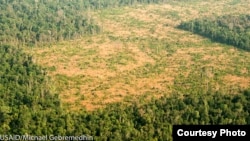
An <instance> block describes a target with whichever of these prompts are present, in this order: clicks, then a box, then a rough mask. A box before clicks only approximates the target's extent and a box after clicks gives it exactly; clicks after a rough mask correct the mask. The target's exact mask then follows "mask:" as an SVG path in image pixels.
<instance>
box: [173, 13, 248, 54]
mask: <svg viewBox="0 0 250 141" xmlns="http://www.w3.org/2000/svg"><path fill="white" fill-rule="evenodd" d="M178 28H181V29H184V30H188V31H191V32H194V33H197V34H200V35H202V36H205V37H208V38H211V39H212V40H214V41H218V42H221V43H226V44H229V45H233V46H235V47H238V48H240V49H244V50H247V51H250V15H239V16H234V15H226V16H221V17H217V18H216V19H212V18H211V19H209V18H208V19H195V20H191V21H188V22H182V23H181V24H180V25H179V26H178Z"/></svg>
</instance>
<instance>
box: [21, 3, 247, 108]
mask: <svg viewBox="0 0 250 141" xmlns="http://www.w3.org/2000/svg"><path fill="white" fill-rule="evenodd" d="M228 2H229V1H226V0H223V1H216V2H215V1H209V2H198V3H189V2H173V3H170V4H161V5H147V6H144V5H138V6H134V7H122V8H114V9H105V10H100V11H96V12H93V13H92V18H93V19H94V20H95V21H96V22H97V23H98V24H99V25H100V26H101V27H102V30H103V31H102V33H101V34H98V35H92V36H88V37H82V38H81V39H76V40H73V41H63V42H59V43H56V44H54V45H52V46H50V47H40V48H33V49H26V51H27V52H28V53H30V54H32V55H33V56H34V58H35V60H36V62H37V63H39V64H40V65H42V66H44V67H46V68H48V72H49V75H50V77H51V87H52V88H53V90H54V91H55V92H59V93H60V97H61V99H62V102H63V103H64V105H65V106H69V108H70V109H72V110H78V109H81V108H86V109H87V110H94V109H96V108H100V107H103V106H105V105H106V104H108V103H114V102H124V103H130V102H131V101H136V100H138V99H139V98H140V97H142V96H143V97H145V99H150V98H152V97H154V98H159V97H160V96H163V95H168V94H171V93H185V92H192V91H193V90H195V89H197V90H200V89H206V87H205V86H203V83H204V84H205V83H206V84H209V86H210V87H212V90H214V91H216V90H223V91H225V92H230V93H232V92H235V91H236V90H235V91H234V90H231V89H230V88H232V87H235V88H237V89H245V88H249V87H250V73H249V67H248V66H250V62H249V60H250V53H249V52H244V51H240V50H237V49H234V48H233V47H231V46H225V45H222V44H218V43H212V42H210V41H209V40H208V39H205V38H203V37H200V36H198V35H194V34H192V33H190V32H186V31H182V30H179V29H176V28H175V26H176V25H178V24H179V23H180V22H181V21H186V20H190V19H194V18H199V17H205V16H208V17H211V16H215V15H223V14H241V13H246V12H248V13H249V10H248V9H249V7H250V5H249V4H247V2H246V3H238V4H236V5H229V4H226V3H228ZM166 45H168V47H166ZM204 67H205V68H213V71H212V72H211V71H210V72H208V73H206V75H207V77H206V79H205V80H204V79H202V78H201V77H200V75H201V73H204V72H203V71H202V68H204ZM216 73H217V74H218V73H219V75H218V76H217V77H216V75H215V74H216ZM191 81H192V83H193V84H191V85H189V84H190V82H191ZM207 82H208V83H207ZM196 83H197V85H196ZM206 86H207V85H206Z"/></svg>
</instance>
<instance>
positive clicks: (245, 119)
mask: <svg viewBox="0 0 250 141" xmlns="http://www.w3.org/2000/svg"><path fill="white" fill-rule="evenodd" d="M0 56H2V57H1V58H0V62H1V64H2V65H1V66H0V134H28V135H68V136H74V135H75V136H79V135H83V134H84V135H90V136H93V137H94V139H95V140H123V141H129V140H160V141H166V140H167V141H171V140H172V138H171V134H172V133H171V131H172V125H173V124H212V125H216V124H250V115H249V112H250V90H246V91H242V92H240V93H239V94H235V95H228V94H223V93H219V92H217V93H213V94H212V93H207V94H199V95H195V94H188V95H184V96H180V95H177V94H175V93H173V94H171V95H170V96H165V97H162V98H160V99H151V100H150V101H149V102H145V101H143V99H139V100H138V101H136V102H134V103H131V105H130V106H128V105H124V104H121V103H117V104H110V105H108V106H107V107H106V108H103V109H100V110H96V111H93V112H87V111H85V110H81V111H77V112H76V113H74V112H70V111H68V110H65V109H64V108H62V107H61V103H60V99H59V97H58V95H57V94H54V93H52V92H51V90H50V85H49V84H50V83H49V78H48V77H47V76H46V70H44V69H42V68H41V67H39V66H37V65H35V64H34V63H33V61H32V57H31V56H29V55H26V54H24V53H22V50H21V49H17V48H16V47H12V46H9V45H2V46H0Z"/></svg>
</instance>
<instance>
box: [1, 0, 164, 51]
mask: <svg viewBox="0 0 250 141" xmlns="http://www.w3.org/2000/svg"><path fill="white" fill-rule="evenodd" d="M160 2H164V0H118V1H117V0H73V1H72V0H16V1H15V0H2V1H0V43H1V44H3V43H12V45H31V46H34V45H38V44H42V43H48V42H55V41H60V40H69V39H74V38H76V37H81V36H83V35H89V34H95V33H99V32H100V28H99V26H98V25H96V24H95V23H94V21H93V19H92V18H91V16H90V14H89V12H90V10H96V9H102V8H110V7H119V6H125V5H135V4H138V3H145V4H148V3H160Z"/></svg>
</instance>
